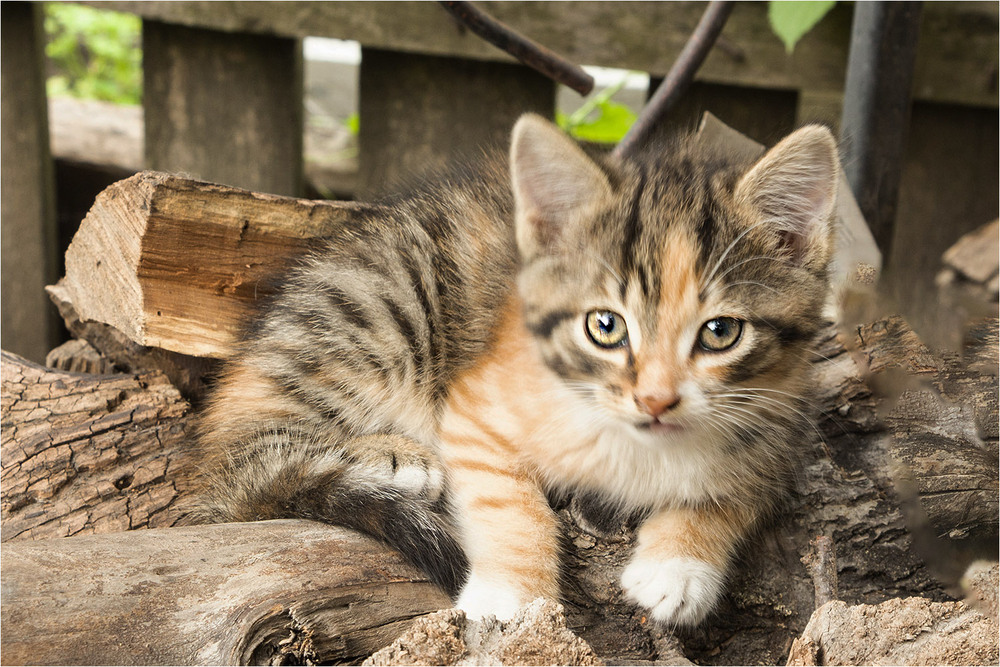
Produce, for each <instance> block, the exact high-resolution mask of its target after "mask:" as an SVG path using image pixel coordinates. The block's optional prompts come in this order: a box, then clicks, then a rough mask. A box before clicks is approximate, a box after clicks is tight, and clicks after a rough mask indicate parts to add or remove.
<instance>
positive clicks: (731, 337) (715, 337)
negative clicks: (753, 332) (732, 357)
mask: <svg viewBox="0 0 1000 667" xmlns="http://www.w3.org/2000/svg"><path fill="white" fill-rule="evenodd" d="M742 335H743V322H742V321H740V320H738V319H736V318H735V317H716V318H715V319H712V320H709V321H708V322H705V323H704V324H703V325H701V331H699V332H698V344H699V345H701V347H702V348H703V349H706V350H708V351H710V352H722V351H723V350H728V349H729V348H731V347H733V346H734V345H736V343H738V342H739V340H740V336H742Z"/></svg>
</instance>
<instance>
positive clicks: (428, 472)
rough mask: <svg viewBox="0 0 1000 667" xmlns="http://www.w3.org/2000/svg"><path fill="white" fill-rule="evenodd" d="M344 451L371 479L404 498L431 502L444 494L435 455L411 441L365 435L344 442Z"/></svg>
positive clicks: (438, 460)
mask: <svg viewBox="0 0 1000 667" xmlns="http://www.w3.org/2000/svg"><path fill="white" fill-rule="evenodd" d="M344 450H345V455H346V456H347V457H348V458H349V459H350V460H351V461H352V462H353V463H355V464H356V465H358V466H360V467H362V468H364V469H366V470H367V471H368V472H369V474H370V475H371V478H372V479H373V480H381V481H382V483H384V484H385V485H386V486H387V487H391V488H394V489H398V490H399V491H401V492H402V493H404V494H405V495H407V496H410V497H419V498H426V499H427V500H428V501H430V502H434V501H436V500H437V499H438V498H440V497H441V494H442V492H443V491H444V478H445V475H444V469H443V467H442V465H441V459H440V457H439V456H438V453H437V452H435V451H433V450H432V449H430V448H429V447H427V446H425V445H422V444H420V443H418V442H417V441H415V440H413V439H411V438H407V437H405V436H401V435H393V434H381V433H380V434H374V435H365V436H361V437H358V438H353V439H351V440H349V441H348V442H346V443H345V444H344Z"/></svg>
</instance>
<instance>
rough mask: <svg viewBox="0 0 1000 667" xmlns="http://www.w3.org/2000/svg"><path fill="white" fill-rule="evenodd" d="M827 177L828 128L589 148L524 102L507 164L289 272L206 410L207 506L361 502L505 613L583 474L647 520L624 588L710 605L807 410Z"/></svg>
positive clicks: (329, 510)
mask: <svg viewBox="0 0 1000 667" xmlns="http://www.w3.org/2000/svg"><path fill="white" fill-rule="evenodd" d="M836 174H837V167H836V152H835V147H834V144H833V141H832V138H831V137H830V134H829V132H828V131H827V130H825V129H823V128H819V127H815V126H811V127H807V128H803V129H802V130H799V131H798V132H796V133H794V134H793V135H791V136H790V137H788V138H786V139H785V140H784V141H783V142H781V143H780V144H779V145H778V146H776V147H775V148H774V149H772V150H771V151H769V152H768V154H767V155H766V156H764V157H763V158H762V159H761V160H760V161H758V162H757V163H756V164H753V165H750V164H738V163H736V164H734V163H733V160H731V159H729V158H728V157H727V156H726V155H724V154H715V153H713V152H712V151H711V150H710V149H708V148H706V147H705V146H703V145H701V144H699V143H697V142H695V141H693V140H692V139H684V140H680V141H678V142H675V143H673V144H657V145H653V146H649V147H646V148H645V149H644V150H642V151H641V152H640V153H639V154H637V155H633V156H629V157H627V158H625V159H623V160H621V161H618V160H616V159H613V158H608V159H606V160H605V161H595V160H593V159H591V158H590V157H588V156H586V155H585V154H584V153H583V151H581V150H580V149H579V148H578V147H577V146H576V145H575V144H574V143H573V142H572V141H570V140H569V139H568V138H566V137H565V136H564V135H562V134H561V133H560V132H559V130H558V129H556V128H555V127H554V126H552V125H551V124H549V123H548V122H547V121H544V120H542V119H541V118H539V117H536V116H531V115H529V116H525V117H524V118H522V119H521V120H520V121H519V122H518V124H517V126H516V127H515V129H514V133H513V140H512V148H511V152H510V157H509V160H508V161H507V164H505V163H504V160H502V159H497V158H493V159H490V158H487V159H484V160H483V162H482V164H480V165H479V167H478V170H476V171H468V172H466V173H464V174H462V175H459V176H458V177H455V178H452V179H450V180H446V181H444V182H443V183H441V184H439V185H437V186H434V187H428V188H425V189H423V190H421V191H419V192H417V193H415V194H411V195H409V196H406V197H400V198H397V199H394V200H389V201H386V202H383V203H382V204H381V205H380V206H379V207H377V208H375V209H373V210H371V211H369V212H366V213H362V214H359V215H358V218H357V219H356V220H355V221H354V222H353V224H352V225H350V226H349V227H348V228H347V229H346V230H345V231H344V232H343V233H342V234H340V235H338V236H337V237H336V238H332V239H329V240H328V241H326V242H325V244H324V246H323V247H322V248H321V249H319V250H318V251H317V252H315V253H313V254H311V255H310V256H309V257H308V258H307V259H306V260H305V261H303V263H302V265H301V266H300V267H299V268H297V269H296V270H294V271H293V272H292V273H291V275H290V276H288V278H287V279H286V281H285V282H284V284H283V287H282V288H281V290H280V291H279V292H278V294H277V295H276V296H275V297H274V298H272V299H271V300H270V301H269V302H268V303H267V304H266V305H265V306H264V307H263V309H262V312H261V313H260V316H259V317H258V319H257V320H256V321H255V323H254V325H253V326H252V327H251V328H250V330H249V332H248V335H247V336H246V338H245V340H244V341H243V342H242V343H241V344H240V347H239V349H238V351H237V352H236V353H235V354H234V356H233V359H232V360H231V362H230V364H229V366H228V367H227V370H226V371H225V373H224V375H223V377H222V378H221V380H220V381H219V383H218V386H217V388H216V390H215V393H214V396H213V398H212V400H211V402H210V404H209V405H208V406H207V408H206V409H205V411H204V414H203V416H202V420H201V425H200V434H201V435H200V439H201V442H202V444H203V445H204V447H205V449H206V451H208V452H210V461H209V465H208V468H209V470H210V472H209V474H208V475H207V476H206V483H207V487H208V488H207V490H206V492H205V494H204V496H203V499H202V501H201V504H200V507H199V509H198V515H199V516H200V517H202V518H203V519H207V520H215V521H221V520H254V519H263V518H279V517H291V516H302V517H307V518H314V519H318V520H322V521H327V522H330V523H335V524H341V525H347V526H351V527H356V528H359V529H361V530H365V531H367V532H369V533H371V534H373V535H375V536H377V537H381V538H382V539H384V540H386V541H388V542H389V543H390V544H393V545H394V546H396V547H398V548H400V549H401V550H402V551H403V552H404V553H406V554H407V555H408V556H409V557H410V558H411V559H413V560H414V561H415V562H417V563H418V564H419V565H421V566H422V567H424V568H426V569H427V570H428V572H429V573H430V574H431V576H432V577H434V578H435V580H436V581H438V582H440V583H441V584H442V585H444V586H445V587H447V588H449V589H450V590H452V591H458V590H459V589H461V590H460V594H459V596H458V601H457V604H458V605H459V606H461V607H462V608H464V609H465V610H466V611H467V612H468V613H469V614H471V615H473V616H480V617H481V616H485V615H488V614H495V615H498V616H501V617H509V616H511V615H513V613H514V612H515V611H516V610H517V608H518V607H519V606H521V605H523V604H524V603H526V602H529V601H530V600H532V599H534V598H535V597H537V596H546V597H557V596H558V594H559V593H558V573H559V549H558V544H559V542H558V534H557V522H556V519H555V515H554V513H553V511H552V509H551V508H550V507H549V505H548V503H547V502H546V495H545V494H546V492H547V491H553V490H558V491H560V492H574V491H578V492H585V493H587V494H588V495H596V496H598V497H600V498H601V499H603V501H604V502H605V503H608V504H610V505H613V506H616V507H618V508H620V509H622V510H625V511H629V512H638V513H641V514H642V515H643V516H644V517H645V518H644V520H643V522H642V524H641V525H640V527H639V531H638V544H637V551H636V554H635V556H634V558H633V561H632V563H631V564H630V565H629V567H628V568H627V569H626V570H625V573H624V574H623V578H622V583H623V586H624V589H625V592H626V594H627V595H628V596H629V597H630V598H632V599H634V600H635V601H637V602H638V603H640V604H641V605H643V606H645V607H648V608H649V609H650V610H651V614H652V616H653V617H654V618H656V619H658V620H661V621H663V622H666V623H675V624H676V623H682V624H693V623H697V622H699V621H700V620H701V619H702V618H704V616H705V615H706V614H707V613H708V612H709V611H710V610H711V608H712V606H713V605H714V603H715V602H716V600H717V599H718V597H719V595H720V594H721V591H722V584H723V580H724V578H725V573H726V571H727V569H728V567H729V565H730V561H731V560H732V557H733V554H734V551H735V548H736V547H737V545H738V544H739V543H740V541H741V540H742V539H743V538H744V537H745V536H746V535H747V534H748V533H749V532H750V531H751V530H752V529H753V527H754V526H755V525H756V523H757V522H758V521H759V520H760V518H761V517H762V516H764V515H766V514H767V513H768V512H769V511H770V510H771V509H772V508H773V507H774V505H775V503H776V502H777V501H778V499H779V498H780V496H781V493H782V491H783V489H784V488H785V486H786V483H787V480H788V478H789V476H790V474H791V473H792V466H793V464H792V462H793V461H794V458H795V456H794V454H795V451H796V448H797V445H798V443H799V439H800V437H801V434H802V432H803V430H804V429H805V428H807V425H808V419H807V415H806V410H805V405H806V401H805V399H804V395H805V393H806V391H807V383H808V375H807V371H808V367H809V364H808V359H809V346H810V343H811V342H812V339H813V337H814V335H815V334H816V332H817V331H818V329H819V328H820V325H821V310H822V305H823V302H824V299H825V297H826V291H827V277H826V266H827V263H828V261H829V259H830V252H831V247H832V239H831V235H832V232H831V228H832V222H831V218H832V214H833V205H834V192H835V184H836ZM619 324H620V325H621V327H620V328H618V329H615V327H617V326H618V325H619ZM595 327H596V328H595ZM588 332H589V333H588ZM623 332H624V334H623ZM620 334H623V335H624V337H623V338H621V339H620V340H618V339H617V338H616V337H617V336H618V335H620ZM595 336H596V337H595ZM605 337H606V338H605ZM598 340H600V341H604V343H607V342H608V341H609V340H614V341H615V343H614V345H602V344H598ZM722 343H725V346H724V347H722ZM706 345H707V346H706ZM716 348H718V349H716Z"/></svg>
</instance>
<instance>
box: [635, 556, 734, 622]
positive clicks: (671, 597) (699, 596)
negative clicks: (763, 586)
mask: <svg viewBox="0 0 1000 667" xmlns="http://www.w3.org/2000/svg"><path fill="white" fill-rule="evenodd" d="M724 581H725V574H724V573H723V572H722V571H721V570H720V569H719V568H717V567H715V566H714V565H710V564H709V563H706V562H705V561H702V560H698V559H696V558H668V559H666V560H651V559H647V558H636V559H634V560H633V561H632V562H631V563H629V565H628V567H626V568H625V572H624V573H623V574H622V588H623V589H624V590H625V594H626V595H627V596H628V597H629V598H630V599H631V600H633V601H635V602H637V603H638V604H640V605H641V606H643V607H646V608H647V609H649V613H650V616H651V617H652V618H653V619H654V620H657V621H660V622H661V623H665V624H667V625H697V624H698V623H700V622H701V621H702V620H703V619H704V618H705V616H706V615H707V614H708V612H710V611H711V610H712V608H713V607H714V606H715V603H716V602H717V601H718V599H719V597H720V596H721V595H722V590H723V584H724Z"/></svg>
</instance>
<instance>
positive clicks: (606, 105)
mask: <svg viewBox="0 0 1000 667" xmlns="http://www.w3.org/2000/svg"><path fill="white" fill-rule="evenodd" d="M627 78H628V77H624V78H622V80H621V81H620V82H618V83H616V84H615V85H613V86H610V87H608V88H605V89H604V90H602V91H601V92H600V93H599V94H597V95H594V96H593V97H592V98H590V99H589V100H587V101H586V102H585V103H584V104H583V105H582V106H581V107H580V108H579V109H577V110H576V111H574V112H573V113H572V114H565V113H562V112H558V113H556V123H558V124H559V127H561V128H562V129H563V130H565V131H566V132H568V133H569V134H571V135H572V136H574V137H576V138H577V139H582V140H583V141H591V142H594V143H601V144H614V143H618V142H619V141H621V138H622V137H624V136H625V133H626V132H628V130H629V128H630V127H632V124H633V123H635V120H636V115H635V113H634V112H633V111H632V110H631V109H630V108H628V107H627V106H626V105H624V104H619V103H618V102H613V101H612V100H611V98H612V97H614V95H615V93H617V92H618V91H619V90H621V89H622V88H623V87H624V86H625V82H626V80H627ZM595 112H596V114H595Z"/></svg>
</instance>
